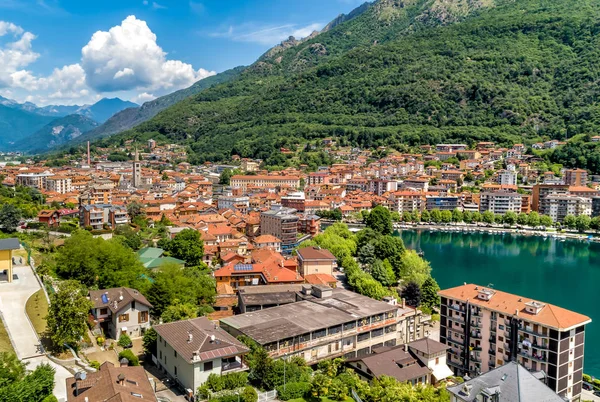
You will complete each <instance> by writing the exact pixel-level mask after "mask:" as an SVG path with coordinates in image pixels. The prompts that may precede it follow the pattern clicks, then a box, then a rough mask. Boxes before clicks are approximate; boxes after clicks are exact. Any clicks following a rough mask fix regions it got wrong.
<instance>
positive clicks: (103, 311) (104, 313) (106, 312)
mask: <svg viewBox="0 0 600 402" xmlns="http://www.w3.org/2000/svg"><path fill="white" fill-rule="evenodd" d="M107 314H108V309H107V308H101V309H100V315H107Z"/></svg>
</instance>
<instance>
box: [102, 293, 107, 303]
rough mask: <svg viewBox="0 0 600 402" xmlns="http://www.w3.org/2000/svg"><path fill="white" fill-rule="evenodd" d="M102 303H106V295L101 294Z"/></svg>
mask: <svg viewBox="0 0 600 402" xmlns="http://www.w3.org/2000/svg"><path fill="white" fill-rule="evenodd" d="M101 298H102V303H104V304H107V303H108V296H107V295H106V293H102V297H101Z"/></svg>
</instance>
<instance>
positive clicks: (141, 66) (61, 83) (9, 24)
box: [0, 0, 364, 105]
mask: <svg viewBox="0 0 600 402" xmlns="http://www.w3.org/2000/svg"><path fill="white" fill-rule="evenodd" d="M362 2H364V0H303V1H301V2H296V1H276V0H156V1H154V0H102V1H101V0H0V96H4V97H7V98H11V99H15V100H17V101H19V102H24V101H31V102H34V103H36V104H39V105H47V104H83V103H91V102H94V101H95V100H97V99H100V98H102V97H106V96H108V97H113V96H119V97H122V98H124V99H128V100H132V101H134V102H137V103H143V102H144V101H146V100H150V99H152V98H154V97H157V96H161V95H164V94H166V93H170V92H173V91H175V90H177V89H180V88H184V87H187V86H189V85H191V84H192V83H193V82H195V81H197V80H198V79H201V78H204V77H207V76H210V75H212V74H215V73H218V72H221V71H223V70H226V69H228V68H232V67H235V66H238V65H247V64H250V63H252V62H253V61H254V60H256V58H257V57H258V56H260V55H261V54H262V53H263V52H265V51H266V50H267V49H269V48H270V47H272V46H273V45H275V44H277V43H279V42H281V40H283V39H285V38H287V37H288V36H290V35H295V36H296V37H302V36H306V35H308V34H310V32H311V31H312V30H314V29H320V28H322V27H323V26H324V25H325V24H326V23H327V22H329V21H330V20H332V19H333V18H335V17H336V16H337V15H338V14H340V13H347V12H349V11H351V10H352V9H353V8H355V7H356V6H358V5H360V4H361V3H362Z"/></svg>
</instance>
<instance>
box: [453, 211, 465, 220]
mask: <svg viewBox="0 0 600 402" xmlns="http://www.w3.org/2000/svg"><path fill="white" fill-rule="evenodd" d="M463 219H464V216H463V213H462V211H461V210H460V209H458V208H456V209H455V210H454V211H452V222H455V223H458V222H462V221H463Z"/></svg>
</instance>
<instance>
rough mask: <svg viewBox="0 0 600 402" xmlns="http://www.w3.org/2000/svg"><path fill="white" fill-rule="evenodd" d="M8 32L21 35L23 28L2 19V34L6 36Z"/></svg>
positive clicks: (0, 25)
mask: <svg viewBox="0 0 600 402" xmlns="http://www.w3.org/2000/svg"><path fill="white" fill-rule="evenodd" d="M8 33H13V34H16V35H21V34H22V33H23V28H21V27H20V26H17V25H15V24H13V23H12V22H6V21H0V36H4V35H6V34H8Z"/></svg>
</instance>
